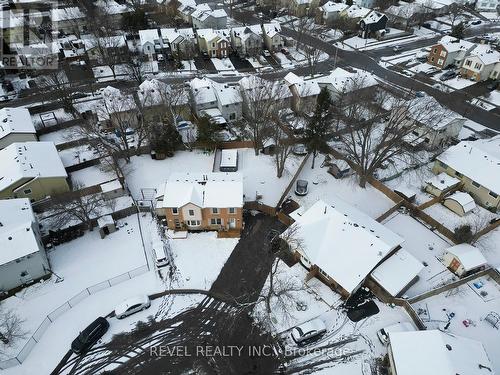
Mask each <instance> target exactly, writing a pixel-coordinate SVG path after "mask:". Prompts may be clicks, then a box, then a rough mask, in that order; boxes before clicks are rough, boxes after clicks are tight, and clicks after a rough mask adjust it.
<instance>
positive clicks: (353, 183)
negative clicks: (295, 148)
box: [290, 155, 394, 219]
mask: <svg viewBox="0 0 500 375" xmlns="http://www.w3.org/2000/svg"><path fill="white" fill-rule="evenodd" d="M323 159H324V157H323V156H322V155H318V157H317V158H316V163H315V164H316V165H315V167H314V169H311V165H312V156H311V157H310V158H309V160H308V161H307V163H306V165H305V166H304V169H302V172H301V173H300V175H299V177H298V179H301V180H306V181H308V182H309V184H308V190H309V192H308V194H307V195H306V196H303V197H299V196H297V195H296V194H294V192H293V191H294V189H292V191H291V192H290V195H291V198H292V199H294V200H295V201H297V202H299V204H300V205H302V206H304V207H305V208H309V207H310V206H312V205H313V204H314V203H315V202H316V201H317V200H319V199H321V200H323V201H324V202H326V203H328V202H331V201H332V199H334V197H340V198H342V199H343V200H345V201H346V202H348V203H349V204H351V205H352V206H354V207H356V208H357V209H358V210H360V211H362V212H364V213H365V214H367V215H369V216H371V217H372V218H374V219H376V218H377V217H379V216H380V215H382V214H383V213H384V212H385V211H387V210H388V209H389V208H391V207H392V206H393V205H394V202H393V201H392V200H390V199H389V198H387V197H386V196H385V195H384V194H382V193H381V192H380V191H378V190H377V189H375V188H374V187H373V186H371V185H369V184H367V185H366V188H364V189H363V188H361V187H360V186H359V185H358V183H357V179H356V176H350V177H345V178H342V179H335V178H334V177H333V176H332V175H330V174H329V173H328V172H327V170H328V168H326V167H325V168H321V167H320V165H321V163H322V162H323Z"/></svg>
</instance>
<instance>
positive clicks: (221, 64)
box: [211, 57, 236, 72]
mask: <svg viewBox="0 0 500 375" xmlns="http://www.w3.org/2000/svg"><path fill="white" fill-rule="evenodd" d="M211 60H212V63H213V64H214V66H215V69H217V71H218V72H226V71H234V70H236V68H235V67H234V65H233V63H232V62H231V60H229V59H228V58H225V59H217V58H215V57H214V58H212V59H211Z"/></svg>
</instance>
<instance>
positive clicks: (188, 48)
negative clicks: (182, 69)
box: [172, 39, 198, 70]
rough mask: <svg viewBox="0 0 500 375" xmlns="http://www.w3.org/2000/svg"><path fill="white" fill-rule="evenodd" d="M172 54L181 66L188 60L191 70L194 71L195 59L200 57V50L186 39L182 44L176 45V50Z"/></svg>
mask: <svg viewBox="0 0 500 375" xmlns="http://www.w3.org/2000/svg"><path fill="white" fill-rule="evenodd" d="M172 52H173V55H174V59H175V60H177V63H178V64H179V65H180V64H181V61H183V60H188V61H189V70H192V65H193V59H194V58H195V57H196V56H197V55H198V48H197V47H196V44H195V43H194V42H193V41H192V40H190V39H184V41H183V42H182V43H178V44H176V45H175V48H174V50H173V51H172Z"/></svg>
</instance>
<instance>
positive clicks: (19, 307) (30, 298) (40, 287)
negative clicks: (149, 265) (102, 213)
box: [2, 216, 148, 355]
mask: <svg viewBox="0 0 500 375" xmlns="http://www.w3.org/2000/svg"><path fill="white" fill-rule="evenodd" d="M120 223H121V224H120V226H121V228H120V229H119V230H118V231H117V232H115V233H112V234H110V235H109V236H107V237H105V238H104V239H101V237H100V236H99V232H98V231H97V230H94V231H92V232H87V233H86V234H85V235H84V236H83V237H80V238H77V239H75V240H73V241H71V242H68V243H65V244H62V245H59V246H57V247H55V248H54V249H52V250H51V251H49V252H48V257H49V262H50V265H51V268H52V271H53V272H54V274H55V275H54V276H52V277H51V278H50V279H49V280H47V281H43V282H39V283H37V284H35V285H32V286H30V287H28V288H25V289H23V290H22V291H20V292H18V293H17V294H16V295H14V296H12V297H10V298H8V299H6V300H5V301H3V303H2V305H3V306H4V307H5V308H10V309H14V310H15V311H16V312H17V313H18V314H19V316H20V317H21V318H22V319H25V323H24V324H23V328H24V329H25V330H26V331H28V333H29V335H31V334H32V333H33V332H34V330H35V329H36V328H37V327H38V325H39V324H40V323H41V322H42V321H43V320H44V319H45V316H46V315H47V314H49V313H50V312H52V311H53V310H55V309H56V308H58V307H59V306H61V305H62V304H63V303H65V302H66V301H67V300H69V299H70V298H72V297H73V296H75V295H77V294H78V293H80V292H82V291H85V289H86V288H88V287H91V286H93V285H95V284H98V283H101V282H103V281H105V280H107V279H110V278H113V277H115V276H118V275H121V274H123V273H125V272H128V271H131V270H134V269H136V268H138V267H141V266H144V265H145V264H146V259H145V255H144V250H143V248H142V244H141V239H140V233H139V226H138V222H137V217H136V216H130V217H128V218H126V219H123V220H121V221H120ZM143 225H145V226H147V225H148V221H144V222H143ZM57 276H58V277H61V278H63V279H64V281H62V282H56V280H57ZM117 286H118V285H117ZM113 289H114V288H113ZM98 293H99V292H98ZM81 303H82V304H87V303H88V302H87V301H86V300H84V301H83V302H81ZM108 312H109V311H102V313H106V314H107V313H108ZM79 320H80V319H78V320H77V321H79ZM82 324H84V323H82ZM46 335H47V334H46ZM56 337H57V335H56V336H55V337H54V336H52V340H55V338H56ZM26 339H27V338H26ZM56 341H57V340H56ZM24 343H25V340H19V341H18V342H17V345H14V346H13V347H11V348H10V350H9V353H8V354H9V355H12V354H14V355H15V354H17V351H19V349H20V348H21V347H22V346H23V345H24ZM66 344H69V343H68V342H66Z"/></svg>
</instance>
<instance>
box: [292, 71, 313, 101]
mask: <svg viewBox="0 0 500 375" xmlns="http://www.w3.org/2000/svg"><path fill="white" fill-rule="evenodd" d="M284 80H285V82H287V83H288V84H289V85H290V86H294V87H295V88H296V90H297V94H298V95H299V96H300V97H301V98H303V97H307V96H315V95H318V94H319V93H320V92H321V87H320V86H319V85H318V83H317V82H316V80H314V79H309V80H304V78H303V77H299V76H297V75H296V74H295V73H292V72H290V73H288V74H287V75H286V76H285V78H284Z"/></svg>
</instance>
